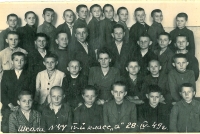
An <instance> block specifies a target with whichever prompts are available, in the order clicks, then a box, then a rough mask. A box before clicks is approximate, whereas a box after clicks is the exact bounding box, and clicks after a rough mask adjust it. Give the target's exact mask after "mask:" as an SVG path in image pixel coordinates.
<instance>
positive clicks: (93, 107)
mask: <svg viewBox="0 0 200 134" xmlns="http://www.w3.org/2000/svg"><path fill="white" fill-rule="evenodd" d="M97 96H98V91H97V89H96V88H95V87H94V86H90V85H88V86H86V87H85V88H84V89H83V90H82V97H83V99H84V104H83V105H81V106H79V107H78V108H77V109H75V111H74V123H76V124H77V125H76V126H78V127H80V126H81V125H83V123H85V124H84V127H85V128H86V129H85V130H84V129H83V130H74V131H75V132H88V133H95V132H103V129H100V130H98V129H97V130H95V129H92V128H93V127H96V126H102V125H103V108H102V105H97V103H95V100H96V97H97Z"/></svg>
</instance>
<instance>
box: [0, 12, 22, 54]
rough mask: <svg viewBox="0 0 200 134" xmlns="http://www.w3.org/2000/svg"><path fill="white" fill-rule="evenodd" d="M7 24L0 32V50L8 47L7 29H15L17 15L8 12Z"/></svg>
mask: <svg viewBox="0 0 200 134" xmlns="http://www.w3.org/2000/svg"><path fill="white" fill-rule="evenodd" d="M7 24H8V28H7V29H5V30H2V31H1V33H0V51H1V50H3V49H4V48H6V47H8V43H7V42H6V38H7V34H8V32H9V31H16V29H17V24H18V16H17V15H16V14H9V15H8V16H7Z"/></svg>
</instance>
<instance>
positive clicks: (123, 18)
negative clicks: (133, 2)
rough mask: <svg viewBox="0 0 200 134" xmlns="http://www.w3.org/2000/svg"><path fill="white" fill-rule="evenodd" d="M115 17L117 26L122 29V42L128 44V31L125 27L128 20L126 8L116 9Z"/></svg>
mask: <svg viewBox="0 0 200 134" xmlns="http://www.w3.org/2000/svg"><path fill="white" fill-rule="evenodd" d="M117 15H118V16H119V21H118V22H117V24H120V25H122V26H123V27H124V32H125V36H124V41H125V43H128V42H129V29H128V27H127V25H126V21H127V20H128V9H127V8H126V7H120V8H118V9H117Z"/></svg>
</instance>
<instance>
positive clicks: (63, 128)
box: [41, 86, 72, 133]
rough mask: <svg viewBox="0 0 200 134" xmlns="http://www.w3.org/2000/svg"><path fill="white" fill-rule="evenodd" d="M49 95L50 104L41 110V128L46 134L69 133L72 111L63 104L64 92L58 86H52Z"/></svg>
mask: <svg viewBox="0 0 200 134" xmlns="http://www.w3.org/2000/svg"><path fill="white" fill-rule="evenodd" d="M49 94H50V98H51V103H50V104H48V105H47V106H45V107H44V108H43V110H42V118H41V127H42V128H43V129H44V131H45V132H46V133H61V132H63V133H67V132H70V130H71V129H70V128H71V125H72V111H71V108H70V106H69V105H68V104H67V103H63V99H64V98H65V94H64V90H63V89H62V88H61V87H59V86H54V87H52V88H51V90H50V93H49ZM59 126H60V127H59Z"/></svg>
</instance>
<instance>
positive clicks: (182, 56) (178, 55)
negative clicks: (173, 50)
mask: <svg viewBox="0 0 200 134" xmlns="http://www.w3.org/2000/svg"><path fill="white" fill-rule="evenodd" d="M177 58H185V59H186V60H187V61H188V59H187V57H186V55H185V54H181V53H180V54H175V55H174V56H173V63H175V62H176V61H175V60H176V59H177Z"/></svg>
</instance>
